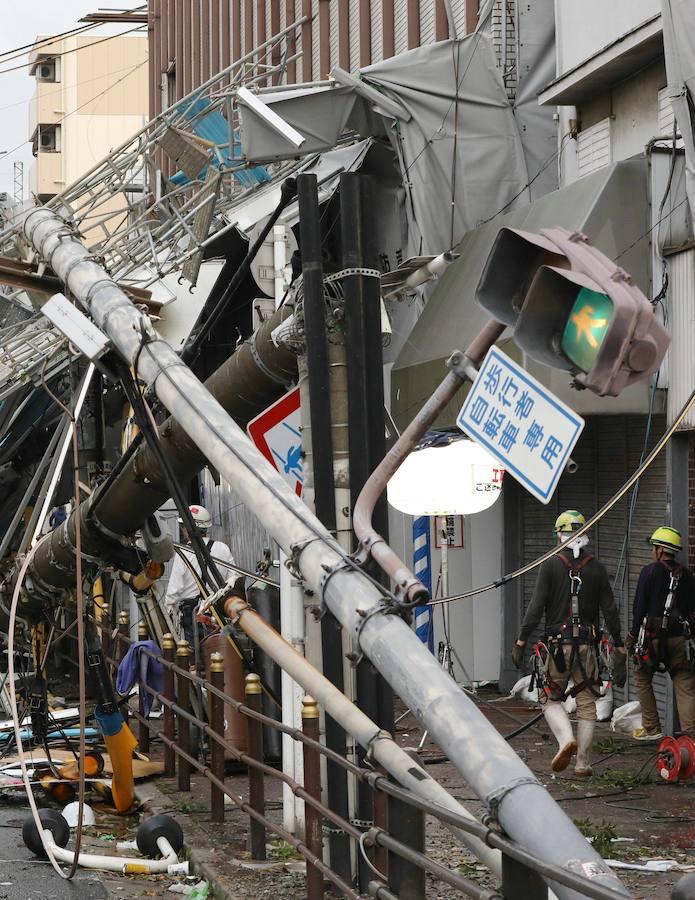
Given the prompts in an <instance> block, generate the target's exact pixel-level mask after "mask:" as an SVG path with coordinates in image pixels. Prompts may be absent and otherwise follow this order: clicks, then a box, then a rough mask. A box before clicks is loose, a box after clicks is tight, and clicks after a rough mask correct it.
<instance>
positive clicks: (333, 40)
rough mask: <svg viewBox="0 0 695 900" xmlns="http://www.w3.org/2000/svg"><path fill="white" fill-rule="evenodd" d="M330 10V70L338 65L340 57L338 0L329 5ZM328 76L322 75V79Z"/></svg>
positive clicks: (325, 73) (326, 74)
mask: <svg viewBox="0 0 695 900" xmlns="http://www.w3.org/2000/svg"><path fill="white" fill-rule="evenodd" d="M329 10H330V34H331V37H330V47H331V51H330V56H329V61H330V62H329V65H330V68H331V69H332V68H333V66H337V65H338V55H339V53H338V49H339V44H338V41H339V38H340V34H339V32H340V27H339V24H338V23H339V20H340V3H339V2H338V0H333V2H332V3H331V4H329ZM327 76H328V72H322V73H321V78H326V77H327Z"/></svg>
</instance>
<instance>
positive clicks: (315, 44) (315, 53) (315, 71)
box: [311, 0, 327, 81]
mask: <svg viewBox="0 0 695 900" xmlns="http://www.w3.org/2000/svg"><path fill="white" fill-rule="evenodd" d="M311 15H312V19H311V72H312V75H311V78H312V81H320V80H321V79H322V78H325V77H326V75H327V73H326V72H320V71H319V69H320V68H321V63H320V57H319V0H311Z"/></svg>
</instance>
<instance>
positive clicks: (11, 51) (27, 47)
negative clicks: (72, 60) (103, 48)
mask: <svg viewBox="0 0 695 900" xmlns="http://www.w3.org/2000/svg"><path fill="white" fill-rule="evenodd" d="M99 24H100V23H98V22H93V23H91V24H88V25H79V26H77V27H75V28H70V29H68V30H67V31H59V32H57V33H56V34H52V35H49V36H48V37H45V38H41V40H39V41H32V42H31V43H29V44H20V45H19V46H18V47H10V49H9V50H0V64H2V63H3V62H9V61H10V60H11V59H15V58H16V57H19V56H26V53H21V52H20V51H22V50H36V49H37V48H38V47H43V46H44V45H45V44H52V43H54V41H57V40H60V39H61V38H64V37H69V36H70V35H73V34H81V33H82V32H83V31H89V30H90V29H93V28H96V27H97V26H98V25H99ZM10 54H12V55H10ZM3 56H7V57H8V59H7V60H3V59H2V57H3Z"/></svg>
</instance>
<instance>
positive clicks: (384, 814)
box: [374, 768, 389, 878]
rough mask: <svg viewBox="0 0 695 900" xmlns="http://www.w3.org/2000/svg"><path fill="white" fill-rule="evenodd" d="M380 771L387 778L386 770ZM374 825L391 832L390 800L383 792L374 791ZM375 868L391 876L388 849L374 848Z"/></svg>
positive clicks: (379, 846) (378, 846) (379, 845)
mask: <svg viewBox="0 0 695 900" xmlns="http://www.w3.org/2000/svg"><path fill="white" fill-rule="evenodd" d="M377 771H379V772H380V773H381V774H382V775H383V776H384V777H386V770H385V769H382V768H379V769H378V770H377ZM374 825H375V826H376V827H377V828H383V829H384V831H388V830H389V798H388V794H385V793H384V792H383V791H378V790H376V789H375V790H374ZM374 866H375V867H376V868H377V869H378V870H379V871H380V872H381V874H382V875H384V876H385V877H386V878H388V874H389V852H388V850H387V849H386V847H382V846H381V844H377V845H376V846H375V847H374Z"/></svg>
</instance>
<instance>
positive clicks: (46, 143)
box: [39, 128, 57, 151]
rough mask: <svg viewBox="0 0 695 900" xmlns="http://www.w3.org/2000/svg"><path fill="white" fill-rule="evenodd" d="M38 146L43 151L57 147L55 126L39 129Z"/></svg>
mask: <svg viewBox="0 0 695 900" xmlns="http://www.w3.org/2000/svg"><path fill="white" fill-rule="evenodd" d="M39 146H40V147H41V149H42V150H44V151H51V150H56V149H57V142H56V130H55V128H46V129H45V130H44V129H42V130H41V138H40V142H39Z"/></svg>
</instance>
